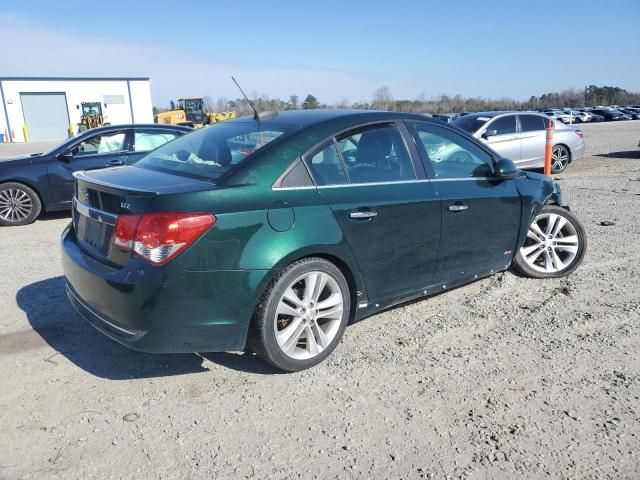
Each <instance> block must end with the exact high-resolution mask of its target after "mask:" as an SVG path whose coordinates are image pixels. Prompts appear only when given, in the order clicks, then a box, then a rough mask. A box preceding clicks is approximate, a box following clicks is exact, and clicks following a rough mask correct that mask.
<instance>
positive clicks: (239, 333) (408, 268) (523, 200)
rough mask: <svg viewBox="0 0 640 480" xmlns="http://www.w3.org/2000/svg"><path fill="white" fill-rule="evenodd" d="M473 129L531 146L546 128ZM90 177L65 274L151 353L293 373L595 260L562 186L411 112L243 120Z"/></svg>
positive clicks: (112, 323)
mask: <svg viewBox="0 0 640 480" xmlns="http://www.w3.org/2000/svg"><path fill="white" fill-rule="evenodd" d="M467 117H472V116H471V115H468V116H465V117H462V118H461V119H459V120H458V121H461V120H464V119H465V118H467ZM485 117H488V115H487V116H485ZM472 120H473V122H472V123H477V124H481V125H480V131H482V132H484V134H485V136H488V138H493V139H494V140H495V139H496V138H498V137H500V136H501V135H504V130H509V131H511V134H515V136H516V138H520V141H521V146H524V145H525V144H526V143H527V141H526V139H524V137H523V135H524V136H526V135H532V136H535V135H537V133H535V132H538V131H539V130H538V128H542V127H543V125H544V122H545V121H547V120H548V118H547V117H544V116H542V115H540V114H518V113H513V112H510V113H505V114H495V115H494V116H493V117H490V118H485V119H484V120H483V117H480V116H478V115H476V116H475V118H474V119H472ZM534 123H535V125H533V124H534ZM529 126H530V127H531V129H530V128H529ZM486 127H488V128H489V131H487V128H486ZM567 130H568V133H567V135H569V136H574V137H576V138H579V136H578V135H577V134H575V132H574V130H573V129H571V128H570V127H567ZM475 131H476V132H478V129H475ZM543 133H544V132H543ZM238 138H244V139H253V143H252V145H250V146H246V145H245V143H246V142H238V141H237V139H238ZM572 140H575V139H572ZM241 150H242V151H241ZM515 150H517V149H515ZM515 150H514V151H515ZM243 152H244V153H243ZM75 177H76V179H77V187H76V194H75V195H74V198H73V210H72V213H73V221H72V223H71V224H70V225H69V226H68V227H67V228H66V229H65V230H64V232H63V233H62V236H61V246H62V262H63V267H64V272H65V276H66V286H67V295H68V297H69V300H70V302H71V303H72V304H73V305H74V306H75V307H76V309H77V310H78V311H79V312H80V314H82V316H83V317H84V318H85V319H86V320H87V321H88V322H89V323H91V324H92V325H93V326H94V327H96V328H97V329H98V330H99V331H101V332H102V333H103V334H105V335H106V336H108V337H110V338H112V339H114V340H116V341H118V342H120V343H122V344H124V345H126V346H128V347H130V348H133V349H136V350H142V351H148V352H165V353H170V352H211V351H223V350H235V351H237V350H244V349H245V348H250V349H251V350H252V351H254V352H256V353H257V354H259V355H260V356H261V357H262V358H264V359H265V360H266V361H268V362H270V363H271V364H273V365H275V366H276V367H278V368H279V369H282V370H285V371H296V370H302V369H305V368H309V367H312V366H314V365H316V364H317V363H319V362H321V361H322V360H324V359H325V358H327V356H329V355H330V354H331V352H332V351H333V350H334V349H335V348H336V346H337V344H338V343H339V341H340V338H341V337H342V335H343V332H344V331H345V328H346V326H347V323H348V322H350V321H355V320H359V319H362V318H365V317H368V316H370V315H372V314H374V313H377V312H380V311H382V310H384V309H386V308H389V307H390V306H393V305H396V304H398V303H401V302H404V301H408V300H412V299H416V298H419V297H422V296H425V295H429V294H432V293H434V292H441V291H444V290H447V289H450V288H455V287H456V286H458V285H462V284H464V283H467V282H469V281H473V280H475V279H479V278H482V277H484V276H487V275H491V274H492V273H494V272H497V271H501V270H505V269H508V268H509V267H510V266H511V265H512V264H513V265H514V267H515V268H516V269H517V270H518V271H519V272H521V273H522V274H524V275H527V276H530V277H534V278H552V277H561V276H564V275H567V274H569V273H571V272H573V271H574V270H575V269H576V268H577V267H578V265H579V264H580V262H581V261H582V258H583V256H584V253H585V249H586V242H587V240H586V237H585V233H584V229H583V227H582V226H581V224H580V222H579V220H578V219H577V218H576V217H575V216H574V215H573V214H572V213H571V212H570V211H569V210H568V208H566V207H567V205H566V203H565V201H564V200H563V198H562V194H561V192H560V187H559V186H558V184H557V183H556V182H554V181H553V180H552V179H550V178H549V177H546V176H543V175H540V174H536V173H531V172H523V171H522V170H519V169H518V168H517V167H516V165H515V164H514V163H513V162H512V161H511V160H509V159H507V158H504V157H503V156H502V155H500V154H499V153H496V151H495V150H493V149H491V148H489V144H488V143H487V142H486V141H482V140H481V139H480V137H479V136H476V135H474V136H471V135H469V134H468V133H465V132H464V131H462V130H460V129H458V128H455V127H453V126H450V125H446V124H443V123H442V122H440V121H437V120H433V119H430V118H426V117H424V116H420V115H412V114H406V113H399V112H362V111H348V110H333V111H326V110H325V111H322V110H301V111H294V112H283V113H278V114H273V115H267V116H264V117H258V118H257V119H254V118H253V117H244V118H239V119H235V120H230V121H227V122H224V123H220V124H216V125H212V126H209V127H206V128H203V129H199V130H196V131H194V132H192V133H189V134H187V135H185V136H183V137H181V138H177V139H175V140H174V141H172V142H169V143H167V144H166V145H163V146H161V147H160V148H158V149H157V150H154V151H153V152H151V153H149V154H147V155H146V156H145V157H143V158H142V159H141V160H139V161H137V162H136V163H135V164H134V165H131V166H121V167H114V168H106V169H100V170H90V171H85V172H76V173H75ZM563 207H564V208H563Z"/></svg>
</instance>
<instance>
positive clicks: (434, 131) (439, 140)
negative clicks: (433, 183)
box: [409, 123, 493, 179]
mask: <svg viewBox="0 0 640 480" xmlns="http://www.w3.org/2000/svg"><path fill="white" fill-rule="evenodd" d="M409 126H410V130H411V132H412V134H413V135H414V137H415V138H416V143H417V144H418V146H420V145H421V146H423V147H424V150H423V153H426V156H427V158H428V159H429V162H430V163H431V166H432V167H433V170H434V172H435V176H436V178H438V179H440V178H467V177H489V176H492V175H493V159H492V158H491V155H489V154H488V153H487V152H485V151H484V150H483V149H482V148H480V147H479V146H477V145H475V144H474V143H472V142H471V141H469V140H467V139H466V138H464V137H463V136H461V135H459V134H457V133H455V132H452V131H451V130H448V129H445V128H440V127H437V126H435V125H430V124H425V123H410V124H409Z"/></svg>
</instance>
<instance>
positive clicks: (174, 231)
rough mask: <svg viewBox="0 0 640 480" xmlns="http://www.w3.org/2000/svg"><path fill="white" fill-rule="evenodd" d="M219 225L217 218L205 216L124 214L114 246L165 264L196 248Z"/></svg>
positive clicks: (117, 223) (188, 214)
mask: <svg viewBox="0 0 640 480" xmlns="http://www.w3.org/2000/svg"><path fill="white" fill-rule="evenodd" d="M215 223H216V217H215V216H214V215H210V214H204V213H176V212H162V213H144V214H142V215H120V216H119V217H118V221H117V222H116V230H115V234H114V238H113V244H114V246H116V247H118V248H119V249H121V250H122V251H125V252H128V251H134V252H135V253H136V254H138V255H139V256H141V257H142V258H144V259H145V260H147V261H148V262H150V263H152V264H154V265H163V264H165V263H167V262H168V261H169V260H171V259H172V258H174V257H175V256H176V255H178V254H179V253H180V252H182V251H183V250H184V249H186V248H187V247H188V246H190V245H192V244H193V243H194V242H195V241H196V240H197V239H198V238H200V237H201V236H202V235H203V234H204V233H205V232H206V231H207V230H209V228H211V227H212V226H213V225H214V224H215Z"/></svg>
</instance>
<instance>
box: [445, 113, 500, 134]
mask: <svg viewBox="0 0 640 480" xmlns="http://www.w3.org/2000/svg"><path fill="white" fill-rule="evenodd" d="M489 120H491V117H486V116H483V115H465V116H464V117H460V118H458V119H457V120H456V121H455V122H453V124H454V125H455V126H456V127H459V128H461V129H463V130H466V131H467V132H469V133H475V132H477V131H478V130H479V129H480V127H482V126H483V125H484V124H485V123H487V122H488V121H489Z"/></svg>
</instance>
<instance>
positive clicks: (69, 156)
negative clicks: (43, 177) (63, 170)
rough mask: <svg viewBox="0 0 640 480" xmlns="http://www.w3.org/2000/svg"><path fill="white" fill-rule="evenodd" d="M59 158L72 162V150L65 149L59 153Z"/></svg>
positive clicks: (62, 160)
mask: <svg viewBox="0 0 640 480" xmlns="http://www.w3.org/2000/svg"><path fill="white" fill-rule="evenodd" d="M58 160H60V161H61V162H64V163H70V162H71V160H73V153H72V151H71V150H65V151H64V152H62V153H59V154H58Z"/></svg>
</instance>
